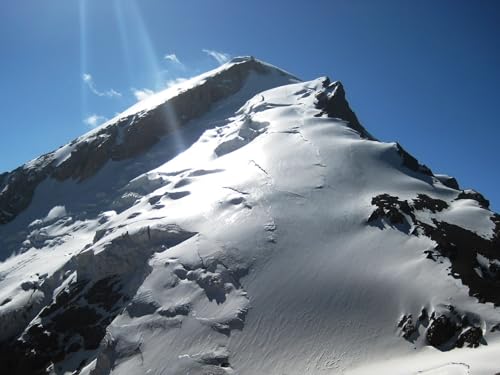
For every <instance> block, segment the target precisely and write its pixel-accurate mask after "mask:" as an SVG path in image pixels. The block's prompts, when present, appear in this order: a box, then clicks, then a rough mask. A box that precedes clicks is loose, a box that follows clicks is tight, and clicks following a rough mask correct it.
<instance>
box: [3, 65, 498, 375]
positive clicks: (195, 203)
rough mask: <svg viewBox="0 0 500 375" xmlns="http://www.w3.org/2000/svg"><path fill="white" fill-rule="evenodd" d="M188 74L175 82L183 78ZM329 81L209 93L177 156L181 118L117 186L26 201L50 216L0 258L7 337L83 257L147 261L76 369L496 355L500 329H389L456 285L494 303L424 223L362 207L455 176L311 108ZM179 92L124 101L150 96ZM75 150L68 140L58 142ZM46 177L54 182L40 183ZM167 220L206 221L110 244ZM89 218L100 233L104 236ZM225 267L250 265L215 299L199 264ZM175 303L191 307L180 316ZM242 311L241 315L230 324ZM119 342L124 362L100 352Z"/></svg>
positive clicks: (455, 213) (448, 366) (384, 364)
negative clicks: (175, 238) (457, 332)
mask: <svg viewBox="0 0 500 375" xmlns="http://www.w3.org/2000/svg"><path fill="white" fill-rule="evenodd" d="M221 69H223V68H221ZM212 74H213V73H212ZM198 79H203V77H202V78H198ZM259 79H263V78H262V77H260V78H259V77H250V78H249V83H248V84H249V85H257V87H258V85H259V84H260V83H259ZM280 79H282V80H283V82H282V83H281V84H285V83H289V82H285V79H284V78H280ZM287 79H288V80H289V78H287ZM195 81H196V80H195ZM195 81H193V82H187V83H183V85H184V84H186V85H187V86H185V87H184V86H183V87H180V88H179V87H178V88H173V89H171V90H173V91H172V92H175V90H183V89H188V88H189V87H190V86H189V85H193V84H195ZM276 82H277V84H276V86H278V82H279V79H278V78H276ZM322 84H323V79H318V80H313V81H309V82H303V83H295V84H289V85H286V86H282V87H278V88H275V89H271V90H268V91H264V92H262V93H260V94H257V95H256V96H254V97H253V98H251V99H250V100H249V101H248V102H246V104H245V105H244V106H243V107H241V108H240V109H239V110H238V111H236V112H234V111H232V112H231V111H228V108H230V106H226V107H224V105H222V106H221V107H219V108H214V109H213V110H212V111H211V112H210V113H209V114H207V115H205V116H203V117H202V118H200V119H198V120H195V121H192V123H190V124H189V125H188V126H187V127H186V128H183V129H181V130H180V134H179V135H180V136H184V133H185V134H186V135H188V134H189V132H192V131H193V129H197V128H200V127H203V128H204V129H206V130H205V131H204V132H203V134H201V136H199V138H198V139H197V140H195V141H194V142H190V144H191V145H190V147H188V148H187V149H186V150H185V151H184V152H182V153H181V154H179V155H177V156H175V157H171V155H170V154H169V153H168V152H165V151H164V150H163V148H166V147H169V146H170V145H171V144H170V143H169V139H173V137H174V135H170V136H167V137H166V138H165V140H163V141H161V142H160V144H158V145H157V146H155V147H154V149H153V150H152V151H151V154H150V157H154V158H160V159H159V160H162V159H161V158H164V159H163V160H164V161H165V163H164V164H162V165H160V166H159V167H157V168H155V169H152V170H150V171H148V172H147V173H143V174H140V175H138V176H136V177H135V178H133V179H129V180H126V181H123V183H122V189H121V190H120V191H119V192H116V196H114V197H113V199H109V196H106V198H107V199H106V200H105V199H104V198H103V197H104V195H100V192H99V190H98V186H99V184H98V183H95V184H94V185H93V184H92V183H91V182H89V183H84V184H80V185H77V184H76V183H73V182H64V183H59V182H55V181H46V182H44V183H43V184H42V186H40V187H39V190H38V191H37V194H36V195H35V197H34V201H33V203H32V207H31V208H30V209H29V210H28V211H30V210H31V211H30V212H25V213H23V214H22V215H21V216H26V217H29V216H30V215H31V216H32V215H33V212H39V220H38V221H32V222H31V225H30V226H29V227H28V228H26V229H24V231H22V232H20V233H18V234H15V236H14V234H10V235H12V236H14V237H16V236H17V237H19V236H21V237H26V239H25V243H24V245H23V246H24V248H23V252H22V253H19V254H18V255H15V256H14V255H12V256H10V257H8V258H6V259H3V262H2V263H0V303H1V301H4V300H7V299H11V301H10V302H8V303H6V304H4V305H2V306H0V313H1V314H2V320H1V321H0V332H1V333H0V334H1V335H3V337H5V336H6V335H8V332H9V330H13V329H15V327H16V324H22V322H21V321H20V318H19V314H18V312H17V310H18V309H19V308H21V306H24V305H26V304H28V303H32V304H35V305H36V304H37V303H40V304H46V303H47V301H50V299H52V296H53V294H55V293H56V292H57V291H58V289H57V288H55V287H54V286H55V285H62V284H61V283H62V282H63V281H64V280H70V278H71V277H74V275H73V274H72V272H74V271H75V270H76V272H77V273H78V272H80V273H83V274H86V275H87V276H89V277H92V278H95V279H99V278H102V277H105V276H107V275H112V274H120V275H125V276H126V275H129V276H127V277H129V278H130V279H132V278H134V277H138V278H142V281H140V286H139V287H138V289H137V291H136V294H135V297H134V298H133V299H132V300H131V301H130V303H129V305H128V307H127V308H126V309H125V310H124V311H123V312H121V313H120V314H118V316H117V317H116V318H115V319H114V320H113V322H112V323H111V324H110V325H109V327H108V329H107V335H106V337H105V339H104V341H103V342H102V343H101V347H100V349H99V350H98V351H97V352H95V353H91V354H90V356H91V357H90V358H91V360H90V364H88V365H87V366H86V367H85V368H84V369H83V371H82V374H94V373H110V372H111V373H113V374H164V375H167V374H179V375H180V374H209V373H211V374H226V373H227V374H244V375H254V374H279V375H282V374H287V375H292V374H297V375H299V374H373V373H377V374H423V375H438V374H439V375H441V374H447V375H455V374H460V375H461V374H475V375H476V374H489V375H490V374H494V373H496V372H498V371H500V360H498V353H497V352H498V350H500V343H499V341H498V337H497V336H498V335H494V334H488V332H487V331H485V335H486V336H485V337H486V339H487V341H488V344H489V345H487V346H481V347H480V348H478V349H455V350H452V351H450V352H446V353H443V352H440V351H439V350H437V349H434V348H432V347H429V346H422V345H421V344H418V345H412V344H411V343H409V342H407V341H405V340H403V339H402V338H401V337H400V336H399V335H398V333H397V332H396V324H397V322H398V321H399V319H400V318H401V316H402V314H403V313H406V312H408V311H417V312H418V311H420V310H421V309H422V307H428V308H430V309H432V308H439V306H444V305H446V304H449V303H452V304H453V305H454V306H458V307H460V308H462V309H464V310H468V311H474V312H476V313H477V314H480V315H481V316H482V317H483V319H484V320H485V324H491V323H493V322H496V321H498V320H499V319H500V317H499V312H498V310H497V309H495V308H493V305H492V304H479V303H477V300H476V299H475V298H472V297H469V295H468V290H467V288H466V287H465V286H463V285H461V283H460V282H459V281H457V280H456V279H453V278H451V277H450V276H448V271H447V268H448V266H449V264H446V262H444V263H442V264H440V263H436V262H431V261H429V260H428V259H426V258H425V255H424V254H423V251H424V250H426V249H428V248H429V247H431V246H432V242H431V241H430V240H429V239H427V238H425V237H417V236H407V235H406V234H404V233H402V232H400V231H398V230H395V229H391V228H386V229H383V230H382V229H380V228H377V227H374V226H367V225H366V220H367V218H368V217H369V216H370V214H371V212H372V211H373V206H372V205H371V203H370V202H371V199H372V198H373V197H374V196H376V195H378V194H382V193H388V194H391V195H395V196H398V197H400V198H401V199H411V198H414V197H415V196H416V194H417V193H425V194H427V195H429V196H431V197H434V198H439V199H443V200H447V201H451V200H453V199H454V198H455V196H456V192H455V191H453V190H451V189H449V188H447V187H445V186H444V185H441V184H439V183H436V184H434V185H431V184H429V183H427V182H426V181H424V180H421V179H417V178H415V177H411V176H410V175H409V174H406V173H404V172H402V171H401V169H400V168H396V166H399V164H400V161H399V160H397V159H396V157H395V155H397V153H396V152H395V145H394V144H386V143H380V142H376V141H370V140H365V139H362V138H360V137H359V135H358V134H357V133H356V132H355V131H353V130H352V129H350V128H349V127H347V126H346V124H345V123H344V122H342V121H340V120H335V119H331V118H326V117H315V115H317V114H318V112H319V111H318V109H316V108H315V101H316V97H315V94H316V93H317V92H318V91H319V90H320V89H321V88H322ZM172 92H166V93H162V94H160V95H158V96H156V97H153V98H151V99H147V101H148V102H143V103H138V104H137V105H136V106H134V107H132V108H131V109H129V110H128V111H127V112H126V113H127V114H131V113H135V112H137V111H142V110H150V109H151V108H154V106H157V105H159V104H161V103H162V102H163V101H165V100H167V99H168V97H169V95H172ZM121 116H125V115H121ZM103 126H108V125H107V124H105V125H103ZM185 139H189V136H186V137H185ZM66 155H67V150H66V149H62V150H61V151H60V154H59V155H58V157H59V158H61V160H62V159H63V158H64V157H66ZM134 163H135V161H134V160H131V161H123V162H119V163H116V166H117V167H116V168H115V167H114V166H113V165H107V166H106V168H104V169H103V170H101V171H100V172H99V174H98V175H97V176H96V177H94V179H95V180H96V181H99V180H100V179H102V180H105V179H118V180H120V178H121V177H120V173H121V172H120V171H122V170H123V169H126V168H132V169H133V168H134ZM112 164H113V163H112ZM68 191H71V194H70V195H71V196H68ZM44 192H46V193H48V192H55V194H52V195H51V198H50V199H49V201H46V196H47V195H46V194H43V193H44ZM59 192H60V193H61V194H59V195H58V193H59ZM64 192H66V193H64ZM64 194H65V195H64ZM80 194H81V195H82V196H84V197H86V198H85V199H87V200H91V199H90V198H92V197H93V198H94V200H95V202H96V203H95V207H92V208H91V209H90V208H89V209H88V210H87V212H88V213H87V214H82V212H81V211H78V212H76V211H72V205H71V201H72V200H74V201H75V200H76V201H78V199H79V195H80ZM102 194H108V193H107V192H106V193H104V192H103V193H102ZM88 197H90V198H88ZM101 199H102V204H101V203H100V200H101ZM104 202H106V203H104ZM107 202H110V203H107ZM77 209H80V207H79V206H78V205H76V204H75V205H73V210H77ZM37 210H38V211H37ZM489 215H490V213H489V212H488V211H486V210H483V209H481V208H479V207H478V206H477V205H476V204H475V202H473V201H467V200H464V201H461V203H458V202H457V203H456V204H452V205H451V206H450V207H449V208H448V209H447V210H445V211H443V212H440V213H437V214H431V213H428V216H427V219H426V218H425V216H426V213H422V214H421V216H422V217H419V219H420V220H422V221H424V222H425V221H426V220H427V221H428V220H431V217H438V216H439V217H440V218H442V220H445V221H448V222H451V223H456V224H459V225H462V226H464V227H466V228H467V229H470V230H472V231H475V232H476V233H478V234H480V235H482V236H484V237H485V238H488V237H490V236H492V230H493V228H492V226H491V221H489ZM16 220H23V218H22V217H21V218H18V219H16ZM172 224H175V225H177V226H179V227H180V228H183V229H184V230H186V231H189V232H192V233H196V234H195V235H194V236H192V237H191V238H189V239H188V240H186V241H184V242H182V243H181V244H179V245H177V246H174V247H170V248H162V249H154V250H152V251H151V252H150V253H147V252H146V256H145V257H144V258H142V257H140V256H137V253H135V251H136V249H134V250H133V251H132V250H128V249H118V250H116V249H115V248H114V247H113V246H109V244H111V243H112V241H114V240H116V239H117V238H119V237H120V236H123V235H124V234H125V233H129V234H130V235H131V236H132V237H133V238H136V237H134V236H137V238H138V240H137V241H139V242H140V241H142V240H141V238H143V237H141V236H144V233H145V232H144V230H145V228H148V230H152V231H153V232H154V231H155V230H156V229H158V228H159V229H158V230H161V228H163V227H165V226H167V225H172ZM9 225H11V227H12V228H15V223H12V224H9ZM7 227H8V226H7ZM96 232H99V233H101V234H102V233H104V235H102V237H101V238H98V239H95V236H96ZM3 233H5V232H3ZM16 233H17V232H16ZM141 233H142V234H141ZM154 233H156V232H154ZM2 236H4V234H2ZM17 237H16V238H17ZM5 238H6V237H4V241H6V240H5ZM7 242H8V241H7ZM139 242H138V243H139ZM5 243H6V242H4V244H5ZM106 252H109V253H110V254H111V255H109V256H107V255H106ZM112 252H113V253H112ZM89 254H90V255H89ZM89 259H90V260H89ZM92 259H100V260H98V262H100V264H99V265H96V264H95V262H97V261H93V260H92ZM70 260H71V261H70ZM92 262H94V263H92ZM134 262H137V264H136V265H134ZM141 262H142V263H141ZM70 263H71V264H70ZM143 263H144V264H143ZM144 265H146V266H147V267H146V268H144V267H145V266H144ZM210 265H211V266H210ZM134 269H137V274H134ZM228 269H231V270H234V269H242V270H245V273H246V274H245V275H244V276H242V277H241V280H240V283H241V284H240V285H237V283H235V282H233V283H231V282H227V280H226V284H225V285H224V287H225V294H224V296H223V297H222V300H221V299H219V300H217V298H216V297H213V296H212V298H211V297H210V295H209V294H207V293H206V291H205V290H203V288H202V287H201V286H200V285H201V284H202V280H205V279H207V278H211V277H213V278H219V279H220V278H221V277H222V276H221V275H223V274H224V272H226V271H227V270H228ZM189 272H191V273H190V274H189V275H190V276H184V274H183V273H186V274H187V273H189ZM72 275H73V276H72ZM179 275H181V276H182V277H180V276H179ZM44 280H49V281H50V282H46V283H45V287H42V288H40V289H33V288H30V287H28V286H26V283H27V282H32V283H33V282H35V283H38V284H43V281H44ZM222 280H223V282H224V279H222ZM22 285H24V287H23V286H22ZM44 288H45V289H44ZM183 306H184V307H183ZM183 308H184V309H185V310H186V311H184V310H182V309H183ZM176 309H177V310H176ZM174 310H175V311H181V312H182V313H178V314H177V315H175V316H173V317H172V316H170V315H172V314H171V312H172V311H174ZM242 314H243V315H244V319H240V318H239V317H241V316H242ZM238 319H239V320H240V321H242V322H241V323H242V324H241V326H240V327H238V328H234V329H230V330H229V333H228V332H227V331H224V327H225V326H228V325H229V326H230V322H233V323H234V322H237V323H238ZM110 342H113V345H114V346H113V350H114V352H113V356H114V357H113V358H114V359H113V361H114V363H113V366H112V369H106V368H105V367H106V365H105V361H104V360H103V358H104V357H105V356H106V355H108V354H105V353H108V352H109V351H110V350H111V349H110V347H111V345H109V343H110ZM99 352H100V353H101V354H99ZM103 353H104V354H103ZM99 356H100V357H99ZM222 357H223V358H226V357H227V358H228V362H229V364H228V366H223V367H221V366H214V367H213V368H212V367H210V369H209V370H207V363H208V362H207V361H208V360H207V358H208V359H210V360H213V359H214V358H222ZM95 358H97V359H95ZM99 358H100V359H99ZM71 361H75V359H72V358H69V359H68V363H69V362H71ZM65 366H66V367H67V368H69V367H70V366H69V364H64V363H63V364H61V368H62V369H64V368H65ZM96 367H97V369H100V370H99V371H101V370H102V372H99V371H96V370H95V368H96ZM61 371H62V370H61ZM210 371H211V372H210ZM58 373H62V372H58Z"/></svg>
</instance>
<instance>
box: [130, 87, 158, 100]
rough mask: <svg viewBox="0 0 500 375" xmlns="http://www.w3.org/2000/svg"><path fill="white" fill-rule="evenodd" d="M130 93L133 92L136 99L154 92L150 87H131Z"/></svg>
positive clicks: (146, 96)
mask: <svg viewBox="0 0 500 375" xmlns="http://www.w3.org/2000/svg"><path fill="white" fill-rule="evenodd" d="M132 93H133V94H134V96H135V98H136V99H137V101H141V100H144V99H146V98H149V97H150V96H151V95H154V94H155V92H154V91H153V90H150V89H132Z"/></svg>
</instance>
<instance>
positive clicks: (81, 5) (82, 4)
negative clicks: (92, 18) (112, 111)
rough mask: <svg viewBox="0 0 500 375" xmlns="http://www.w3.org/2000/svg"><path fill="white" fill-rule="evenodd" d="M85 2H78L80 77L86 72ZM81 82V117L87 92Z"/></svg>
mask: <svg viewBox="0 0 500 375" xmlns="http://www.w3.org/2000/svg"><path fill="white" fill-rule="evenodd" d="M85 3H86V0H80V1H79V22H80V77H83V75H84V74H85V73H86V72H87V29H86V27H87V25H86V21H87V20H86V19H87V14H86V10H87V9H86V8H87V7H86V4H85ZM80 82H81V92H80V100H81V103H80V106H81V108H80V110H81V115H82V117H84V116H86V114H87V105H88V103H87V90H86V84H85V82H84V81H83V80H80Z"/></svg>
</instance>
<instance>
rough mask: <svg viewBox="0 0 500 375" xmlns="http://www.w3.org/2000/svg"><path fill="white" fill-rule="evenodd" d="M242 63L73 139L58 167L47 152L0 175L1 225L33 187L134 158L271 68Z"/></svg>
mask: <svg viewBox="0 0 500 375" xmlns="http://www.w3.org/2000/svg"><path fill="white" fill-rule="evenodd" d="M241 61H242V62H241V63H239V64H235V65H232V66H231V67H229V68H228V69H226V70H224V71H222V72H220V73H219V74H216V75H214V76H211V77H208V78H207V79H206V80H205V82H203V83H202V84H200V85H199V86H196V87H194V88H192V89H190V90H187V91H185V92H181V93H180V94H178V95H177V96H175V97H173V98H171V99H170V100H168V101H167V102H165V103H164V104H162V105H160V106H158V107H157V108H155V109H153V110H151V111H149V112H146V113H140V114H139V115H140V116H138V115H131V116H128V117H125V118H122V119H120V120H118V121H117V122H116V123H114V124H111V125H110V126H107V127H105V128H103V129H101V130H99V131H98V132H97V133H95V134H94V135H93V136H91V137H88V138H81V139H76V140H74V141H73V142H72V143H71V145H72V146H73V147H74V148H73V150H72V152H71V155H70V156H69V157H68V158H67V159H66V160H65V161H63V162H62V163H61V164H60V165H56V164H55V161H54V153H49V154H46V155H44V156H41V157H40V158H39V159H37V160H36V161H35V163H31V164H32V165H30V166H23V167H20V168H18V169H16V170H14V171H12V172H10V173H7V174H5V173H4V174H2V175H0V225H1V224H5V223H8V222H10V221H11V220H13V219H14V218H15V217H16V216H17V215H18V214H19V213H20V212H22V211H23V210H25V209H26V208H27V207H28V206H29V204H30V203H31V200H32V198H33V194H34V192H35V190H36V188H37V186H38V185H39V184H40V183H41V182H42V181H43V180H45V179H46V178H48V177H52V178H55V179H57V180H59V181H64V180H67V179H73V180H76V181H79V182H81V181H84V180H86V179H88V178H89V177H92V176H94V175H95V174H96V173H97V172H98V171H99V170H100V169H101V168H102V167H103V166H104V165H105V164H106V163H107V162H110V161H119V160H124V159H129V158H133V157H136V156H138V155H140V154H142V153H144V152H145V151H147V150H149V149H150V148H151V147H152V146H153V145H154V144H156V143H157V142H158V141H159V140H160V139H161V138H162V137H163V136H164V135H166V134H168V133H170V132H172V131H173V130H175V129H176V128H178V127H181V126H184V125H185V124H186V123H187V122H189V121H190V120H193V119H195V118H197V117H199V116H200V115H202V114H204V113H206V112H207V111H208V110H209V109H210V108H211V107H212V106H213V105H214V104H216V103H217V102H219V101H221V100H223V99H225V98H228V97H229V96H231V95H233V94H235V93H236V92H238V91H239V90H240V89H241V88H242V87H243V85H244V83H245V81H246V79H247V78H248V76H249V74H250V73H251V72H255V73H258V74H267V73H269V72H270V71H271V70H272V68H270V67H268V66H266V65H263V64H261V63H260V62H258V61H256V60H255V59H253V58H245V59H242V60H241ZM283 75H285V73H283Z"/></svg>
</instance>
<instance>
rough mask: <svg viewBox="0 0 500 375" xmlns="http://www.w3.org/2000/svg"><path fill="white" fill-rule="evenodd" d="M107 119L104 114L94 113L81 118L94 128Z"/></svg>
mask: <svg viewBox="0 0 500 375" xmlns="http://www.w3.org/2000/svg"><path fill="white" fill-rule="evenodd" d="M106 120H107V118H106V117H104V116H99V115H96V114H93V115H90V116H89V117H87V118H85V119H84V120H83V123H84V124H86V125H88V126H90V127H91V128H95V127H96V126H99V125H101V124H102V123H104V122H105V121H106Z"/></svg>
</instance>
